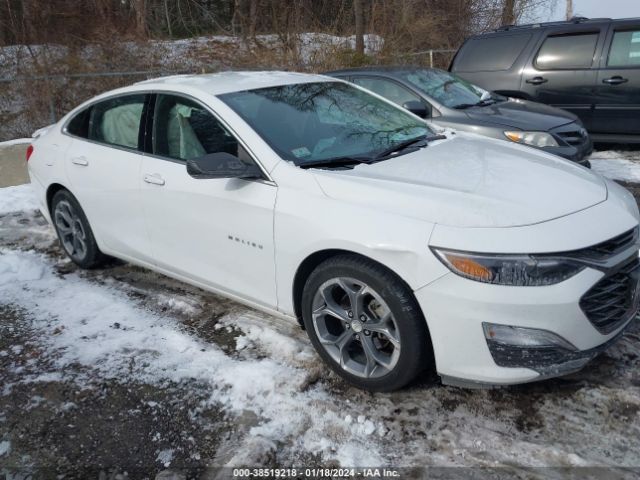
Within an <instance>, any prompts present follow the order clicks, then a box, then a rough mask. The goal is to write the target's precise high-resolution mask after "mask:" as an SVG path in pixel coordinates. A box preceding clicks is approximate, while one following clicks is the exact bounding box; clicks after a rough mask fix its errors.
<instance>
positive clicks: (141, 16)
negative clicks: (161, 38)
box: [133, 0, 149, 38]
mask: <svg viewBox="0 0 640 480" xmlns="http://www.w3.org/2000/svg"><path fill="white" fill-rule="evenodd" d="M133 11H134V14H135V25H136V34H137V35H138V36H139V37H143V38H146V37H147V36H148V34H149V32H148V30H147V0H134V2H133Z"/></svg>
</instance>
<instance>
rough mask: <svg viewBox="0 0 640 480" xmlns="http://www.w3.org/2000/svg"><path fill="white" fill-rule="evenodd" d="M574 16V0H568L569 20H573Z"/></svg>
mask: <svg viewBox="0 0 640 480" xmlns="http://www.w3.org/2000/svg"><path fill="white" fill-rule="evenodd" d="M572 18H573V1H572V0H567V20H571V19H572Z"/></svg>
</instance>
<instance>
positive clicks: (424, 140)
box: [374, 135, 447, 162]
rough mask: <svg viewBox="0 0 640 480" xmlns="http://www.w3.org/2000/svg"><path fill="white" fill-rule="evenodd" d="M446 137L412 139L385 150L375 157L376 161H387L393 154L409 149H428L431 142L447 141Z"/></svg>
mask: <svg viewBox="0 0 640 480" xmlns="http://www.w3.org/2000/svg"><path fill="white" fill-rule="evenodd" d="M446 139H447V137H446V135H431V136H430V137H428V136H426V135H421V136H419V137H417V138H412V139H411V140H405V141H404V142H400V143H398V144H396V145H394V146H393V147H389V148H387V149H386V150H383V151H382V152H380V153H379V154H378V155H376V156H375V157H374V161H376V162H379V161H380V160H386V159H387V158H388V157H389V156H390V155H391V154H392V153H396V152H401V151H402V150H406V149H408V148H409V147H415V148H421V147H426V146H427V145H428V144H429V142H432V141H434V140H446ZM419 143H424V145H418V144H419Z"/></svg>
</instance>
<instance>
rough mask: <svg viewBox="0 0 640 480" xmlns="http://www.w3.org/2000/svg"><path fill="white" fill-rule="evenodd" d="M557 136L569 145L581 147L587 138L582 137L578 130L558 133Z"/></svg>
mask: <svg viewBox="0 0 640 480" xmlns="http://www.w3.org/2000/svg"><path fill="white" fill-rule="evenodd" d="M558 136H559V137H560V138H562V140H564V141H565V142H567V143H568V144H569V145H574V146H579V145H582V144H583V143H585V142H586V141H587V136H586V135H584V134H583V133H582V132H581V131H580V130H575V131H572V132H558Z"/></svg>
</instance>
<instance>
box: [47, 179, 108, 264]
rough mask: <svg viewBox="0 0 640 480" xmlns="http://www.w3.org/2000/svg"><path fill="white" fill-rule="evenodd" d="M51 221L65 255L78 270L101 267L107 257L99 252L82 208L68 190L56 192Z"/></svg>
mask: <svg viewBox="0 0 640 480" xmlns="http://www.w3.org/2000/svg"><path fill="white" fill-rule="evenodd" d="M51 219H52V221H53V226H54V228H55V229H56V233H57V234H58V239H59V240H60V244H61V245H62V248H63V249H64V251H65V253H66V254H67V255H68V257H69V258H70V259H71V261H72V262H74V263H75V264H76V265H78V266H79V267H80V268H85V269H90V268H96V267H98V266H100V265H102V264H103V263H104V262H105V260H106V259H107V257H106V256H105V255H104V254H103V253H102V252H101V251H100V249H99V248H98V244H97V243H96V239H95V237H94V236H93V231H92V230H91V226H90V225H89V221H88V220H87V217H86V215H85V214H84V211H83V210H82V207H80V204H79V203H78V201H77V200H76V198H75V197H74V196H73V195H72V194H71V192H69V191H68V190H60V191H58V192H56V194H55V195H54V196H53V199H52V200H51Z"/></svg>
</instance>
